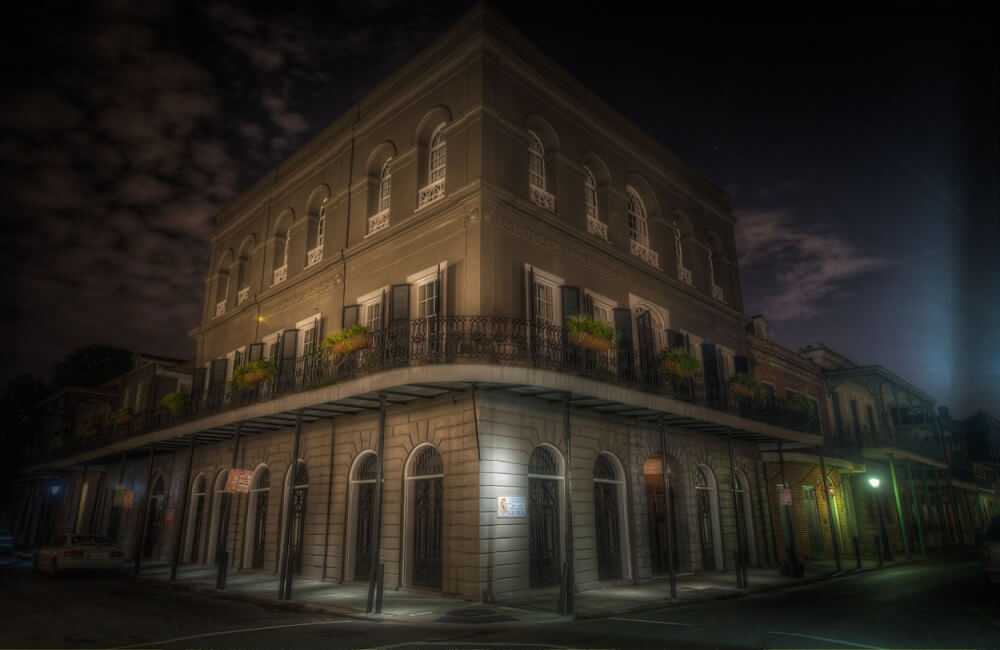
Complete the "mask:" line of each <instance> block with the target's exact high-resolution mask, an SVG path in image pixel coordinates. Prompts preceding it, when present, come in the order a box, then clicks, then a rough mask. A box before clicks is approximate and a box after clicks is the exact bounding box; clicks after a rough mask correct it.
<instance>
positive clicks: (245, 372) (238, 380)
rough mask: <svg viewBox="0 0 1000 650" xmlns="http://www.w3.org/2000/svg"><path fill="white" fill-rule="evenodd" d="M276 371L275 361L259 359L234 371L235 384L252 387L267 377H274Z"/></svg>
mask: <svg viewBox="0 0 1000 650" xmlns="http://www.w3.org/2000/svg"><path fill="white" fill-rule="evenodd" d="M276 371H277V366H275V364H274V362H273V361H270V360H268V359H257V360H256V361H251V362H250V363H248V364H246V365H243V366H240V367H239V368H237V369H236V370H234V371H233V379H232V381H233V385H234V386H238V387H240V388H252V387H253V386H256V385H257V384H258V383H260V382H262V381H264V380H265V379H274V374H275V372H276Z"/></svg>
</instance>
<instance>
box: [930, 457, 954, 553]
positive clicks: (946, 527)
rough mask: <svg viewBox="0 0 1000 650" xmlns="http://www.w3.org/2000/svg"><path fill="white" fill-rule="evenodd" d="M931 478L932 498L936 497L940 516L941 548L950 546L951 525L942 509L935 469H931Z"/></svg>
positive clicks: (941, 498)
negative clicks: (932, 480)
mask: <svg viewBox="0 0 1000 650" xmlns="http://www.w3.org/2000/svg"><path fill="white" fill-rule="evenodd" d="M931 476H932V477H934V496H936V497H937V504H938V512H939V513H940V514H941V525H940V526H939V528H940V530H941V533H940V534H941V548H944V546H945V545H946V544H951V525H950V524H949V523H948V513H947V511H945V509H944V497H942V496H941V484H940V483H939V482H938V471H937V468H936V467H932V468H931Z"/></svg>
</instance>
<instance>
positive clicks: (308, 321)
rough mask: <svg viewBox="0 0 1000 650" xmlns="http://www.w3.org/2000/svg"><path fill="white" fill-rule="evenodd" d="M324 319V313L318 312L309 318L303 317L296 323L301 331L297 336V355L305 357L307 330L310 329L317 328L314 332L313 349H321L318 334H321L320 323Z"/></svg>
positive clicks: (296, 326)
mask: <svg viewBox="0 0 1000 650" xmlns="http://www.w3.org/2000/svg"><path fill="white" fill-rule="evenodd" d="M322 320H323V313H322V312H316V313H315V314H313V315H312V316H310V317H309V318H303V319H302V320H300V321H299V322H297V323H295V329H297V330H298V331H299V335H298V336H297V337H296V342H295V356H296V357H304V356H306V332H307V331H310V330H317V331H315V332H313V351H315V350H317V349H319V340H317V338H316V337H317V336H318V335H319V331H318V330H319V324H320V323H321V322H322Z"/></svg>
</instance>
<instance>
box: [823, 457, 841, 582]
mask: <svg viewBox="0 0 1000 650" xmlns="http://www.w3.org/2000/svg"><path fill="white" fill-rule="evenodd" d="M819 471H820V474H821V475H822V477H823V480H822V484H823V493H824V496H826V514H827V516H828V517H830V539H831V540H832V541H833V559H834V562H836V564H837V573H840V572H841V566H840V540H839V539H837V532H838V531H839V530H840V522H839V521H835V519H836V514H835V513H834V512H833V499H834V498H836V497H835V495H831V494H830V490H832V489H833V488H832V487H827V485H826V461H825V460H824V459H823V449H822V448H821V449H820V450H819Z"/></svg>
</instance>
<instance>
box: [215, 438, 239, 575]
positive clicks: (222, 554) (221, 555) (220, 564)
mask: <svg viewBox="0 0 1000 650" xmlns="http://www.w3.org/2000/svg"><path fill="white" fill-rule="evenodd" d="M242 432H243V423H242V422H237V423H236V432H235V433H233V456H232V460H230V461H229V471H230V472H232V471H233V470H234V469H236V458H237V454H238V453H239V450H240V434H241V433H242ZM228 478H229V477H228V475H227V477H226V479H227V482H228ZM222 498H223V499H225V500H226V512H225V514H224V515H223V517H222V521H220V522H219V525H220V526H222V529H221V532H220V533H219V539H218V542H217V548H216V549H215V566H216V567H217V571H216V574H215V588H216V589H225V588H226V575H227V573H228V571H229V566H228V561H229V557H228V556H229V554H228V553H227V552H226V544H227V543H228V542H229V515H230V514H231V513H232V511H233V505H234V504H233V501H234V499H233V495H232V494H231V493H229V492H226V493H224V494H223V495H222Z"/></svg>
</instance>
